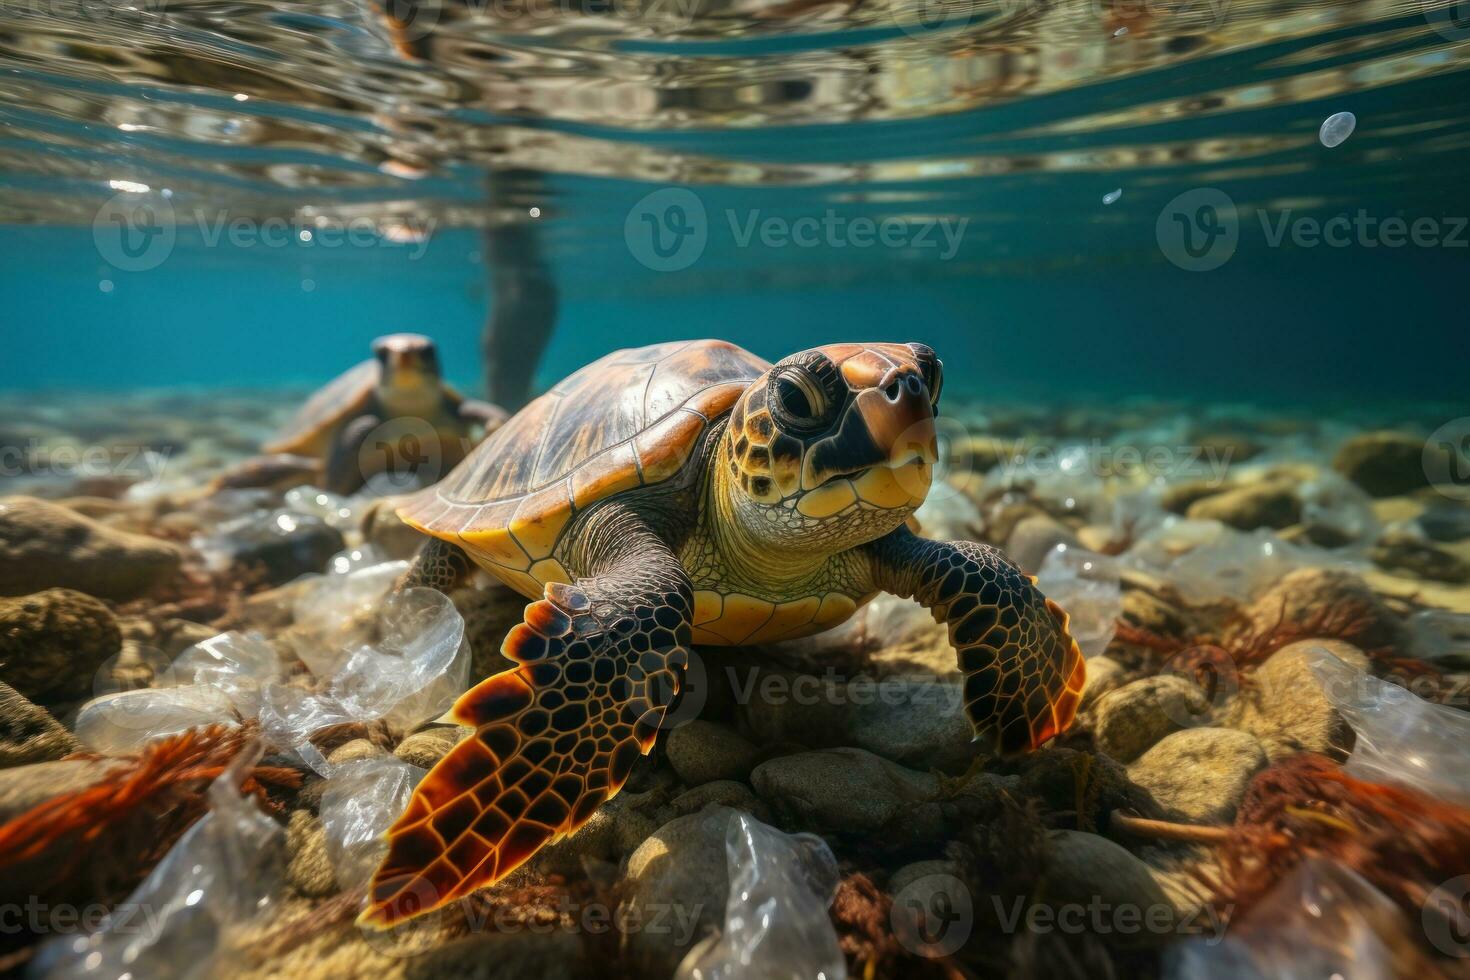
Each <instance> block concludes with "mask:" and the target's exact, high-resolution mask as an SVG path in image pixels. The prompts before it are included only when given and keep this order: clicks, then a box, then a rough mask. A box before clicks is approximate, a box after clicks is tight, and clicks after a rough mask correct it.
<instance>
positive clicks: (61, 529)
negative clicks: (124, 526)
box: [0, 497, 181, 600]
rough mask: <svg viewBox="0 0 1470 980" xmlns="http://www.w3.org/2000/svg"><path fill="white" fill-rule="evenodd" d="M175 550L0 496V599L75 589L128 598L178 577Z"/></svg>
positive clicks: (28, 500) (39, 503)
mask: <svg viewBox="0 0 1470 980" xmlns="http://www.w3.org/2000/svg"><path fill="white" fill-rule="evenodd" d="M180 561H181V555H180V552H179V549H178V548H176V547H174V546H173V545H172V544H169V543H167V542H164V541H160V540H158V539H157V538H150V537H147V536H145V535H142V534H132V533H130V532H127V531H119V530H117V529H115V528H111V527H108V526H106V525H105V524H100V523H98V522H97V521H94V520H92V519H91V518H89V517H83V516H82V515H81V514H78V513H77V512H75V511H72V510H68V509H67V508H65V507H61V506H58V505H57V504H53V503H50V502H48V501H44V500H37V499H35V498H33V497H3V498H0V595H24V594H26V593H29V592H35V591H37V590H38V589H48V588H65V589H76V590H77V591H78V592H85V593H86V594H87V595H91V596H97V597H98V598H102V599H115V600H125V599H132V598H135V597H137V596H139V595H142V594H143V593H145V592H148V591H149V590H150V589H153V588H154V587H155V586H158V585H160V584H161V583H163V582H165V581H167V580H168V579H171V578H173V577H174V575H176V574H177V573H178V570H179V564H180Z"/></svg>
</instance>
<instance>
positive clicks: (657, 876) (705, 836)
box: [619, 805, 739, 976]
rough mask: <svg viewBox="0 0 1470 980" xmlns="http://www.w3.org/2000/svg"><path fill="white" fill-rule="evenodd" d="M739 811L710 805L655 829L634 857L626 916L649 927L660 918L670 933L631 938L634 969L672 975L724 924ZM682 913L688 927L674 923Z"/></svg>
mask: <svg viewBox="0 0 1470 980" xmlns="http://www.w3.org/2000/svg"><path fill="white" fill-rule="evenodd" d="M738 812H739V811H737V810H732V809H731V808H730V807H726V806H719V805H715V806H710V807H706V808H705V809H703V810H701V811H700V812H698V813H693V814H690V815H689V816H687V817H678V818H676V819H674V820H671V821H669V822H668V823H666V824H664V825H663V826H661V827H659V828H658V829H657V830H655V831H654V832H653V833H652V834H651V835H650V836H649V838H648V839H647V840H645V841H644V842H643V843H642V844H640V845H639V846H638V849H637V850H635V851H634V852H633V854H632V855H631V856H630V857H629V858H628V869H627V885H628V897H627V899H626V900H625V901H624V902H623V904H622V906H621V907H620V908H619V913H620V914H631V915H636V916H638V919H637V920H636V921H639V922H647V921H650V920H651V918H652V916H653V915H655V914H660V915H662V916H663V918H664V919H665V920H668V921H669V925H670V928H668V929H664V930H659V931H655V930H652V929H637V930H636V931H630V932H629V934H628V937H627V939H628V944H629V946H630V947H631V953H632V956H633V961H634V964H635V965H636V967H637V969H639V970H640V971H642V972H643V975H646V976H669V975H671V974H672V973H673V971H674V969H675V968H676V967H677V966H678V964H679V960H680V959H682V958H683V956H684V953H685V952H686V951H687V950H688V949H689V947H690V946H692V945H693V944H694V942H695V941H697V940H698V939H700V938H702V937H703V936H704V935H705V934H706V933H708V932H709V931H710V930H712V929H714V928H715V927H717V926H718V925H719V924H720V923H721V922H723V921H724V917H725V898H726V895H727V893H728V892H729V890H730V881H729V874H728V872H727V870H726V860H725V835H726V833H727V832H728V830H729V827H730V821H731V820H733V819H735V818H736V816H737V815H738ZM675 912H677V913H679V918H680V919H682V922H683V924H682V925H680V924H679V923H677V922H674V921H673V920H674V918H675V917H674V916H673V915H672V913H675Z"/></svg>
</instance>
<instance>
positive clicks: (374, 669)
mask: <svg viewBox="0 0 1470 980" xmlns="http://www.w3.org/2000/svg"><path fill="white" fill-rule="evenodd" d="M404 567H405V566H404V563H403V562H386V563H383V564H380V565H373V566H370V567H367V568H363V569H360V570H358V571H354V572H350V573H347V574H343V575H325V576H321V577H320V578H319V579H318V580H317V582H316V583H315V585H314V586H313V587H312V588H311V589H309V590H308V591H307V593H306V594H305V595H303V596H302V597H301V598H300V599H299V600H298V601H297V602H296V604H295V613H296V633H297V635H296V637H295V640H294V643H293V649H295V651H296V652H297V654H298V655H299V656H300V658H301V659H302V660H303V661H304V662H305V663H306V665H307V667H308V668H309V669H310V671H311V675H312V676H311V678H310V683H308V684H305V685H303V684H302V683H300V680H301V679H300V678H297V679H295V680H294V681H288V680H287V679H286V669H285V665H284V664H283V662H282V660H281V657H280V655H279V653H278V651H277V649H276V647H275V646H274V645H273V644H272V643H270V642H268V641H267V640H265V639H264V638H263V637H260V636H258V635H254V634H241V633H222V634H220V635H219V636H215V637H211V638H210V639H208V640H205V641H204V642H202V643H199V644H197V645H195V646H193V647H190V648H189V649H188V650H185V651H184V652H183V653H181V654H180V655H179V656H178V658H177V659H176V660H175V661H174V662H173V664H171V665H170V666H169V668H168V669H167V670H166V671H165V672H164V676H163V677H161V678H159V679H158V680H157V681H156V684H157V686H155V687H153V688H148V689H142V690H136V691H123V692H117V693H114V694H109V695H106V696H104V697H101V698H97V699H94V700H93V701H90V702H88V703H87V704H86V705H84V706H83V707H82V709H81V711H80V712H79V713H78V716H77V737H78V738H79V739H81V741H82V743H83V744H84V745H86V746H87V747H88V748H91V749H93V750H95V751H99V752H130V751H135V750H137V749H138V748H139V747H140V746H141V745H142V744H143V743H145V742H147V741H149V740H150V739H154V738H159V737H161V736H164V735H172V734H175V733H177V732H181V731H185V730H187V729H189V728H194V727H196V726H199V725H207V724H211V723H217V722H218V723H226V724H230V723H234V722H237V721H240V720H249V719H257V720H259V722H260V725H261V732H262V735H263V736H264V737H265V739H266V740H267V741H268V742H269V743H270V744H271V745H272V746H273V747H275V748H276V749H278V750H281V751H283V752H288V753H290V752H295V753H297V754H298V755H299V756H300V757H301V758H303V759H305V761H306V762H307V763H308V764H310V765H311V766H312V768H313V769H315V770H316V771H317V772H319V773H322V774H324V775H325V774H326V762H325V759H323V758H322V757H321V755H320V753H319V752H317V751H316V749H315V748H313V747H311V745H310V743H309V742H308V739H309V738H310V737H311V736H312V735H313V734H314V733H315V732H318V731H320V730H321V729H323V728H326V727H328V726H331V725H338V724H344V723H348V722H368V721H379V720H382V721H387V722H389V723H390V724H394V725H396V726H399V727H403V728H411V727H413V726H415V725H417V724H420V723H422V722H425V721H430V720H432V719H433V718H436V717H438V716H439V715H441V714H443V713H444V712H445V711H446V710H448V709H449V707H450V706H452V705H453V704H454V701H455V699H456V698H458V697H459V695H460V694H462V693H463V692H464V691H465V689H466V687H468V685H469V669H470V648H469V643H468V642H467V641H466V639H465V635H464V620H463V619H462V618H461V617H460V615H459V612H458V610H456V609H455V608H454V604H453V603H452V602H450V601H449V598H448V597H447V596H445V595H444V594H442V593H440V592H436V591H434V590H432V589H406V590H404V591H403V592H401V593H389V589H390V588H391V587H392V585H393V584H394V583H395V582H396V581H397V580H398V578H399V576H401V575H402V573H403V570H404ZM374 625H375V627H376V628H375V629H372V628H371V627H373V626H374ZM365 638H371V642H368V640H367V639H365Z"/></svg>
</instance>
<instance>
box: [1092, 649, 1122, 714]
mask: <svg viewBox="0 0 1470 980" xmlns="http://www.w3.org/2000/svg"><path fill="white" fill-rule="evenodd" d="M1127 675H1128V671H1127V668H1125V667H1124V666H1123V665H1122V664H1120V663H1118V661H1116V660H1114V659H1113V658H1112V657H1108V656H1101V657H1093V658H1091V659H1090V660H1088V661H1087V686H1086V687H1084V688H1083V689H1082V707H1083V708H1084V709H1085V708H1087V707H1088V706H1090V705H1091V704H1093V703H1094V702H1096V701H1097V699H1098V698H1100V697H1102V696H1103V695H1104V694H1107V693H1108V692H1109V691H1115V690H1117V689H1118V688H1119V687H1122V686H1123V679H1124V678H1125V677H1127Z"/></svg>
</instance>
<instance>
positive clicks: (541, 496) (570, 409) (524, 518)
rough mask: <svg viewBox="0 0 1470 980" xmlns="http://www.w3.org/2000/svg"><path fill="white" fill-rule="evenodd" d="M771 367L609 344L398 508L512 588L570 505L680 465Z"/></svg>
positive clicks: (714, 350) (672, 349) (700, 351)
mask: <svg viewBox="0 0 1470 980" xmlns="http://www.w3.org/2000/svg"><path fill="white" fill-rule="evenodd" d="M769 367H770V365H769V364H768V363H767V362H766V361H764V360H762V359H761V358H759V357H756V356H755V355H754V354H751V353H750V352H748V351H745V350H742V349H741V348H739V347H736V346H735V345H734V344H730V343H726V342H725V341H716V340H699V341H675V342H671V343H665V344H654V345H652V346H650V347H641V348H635V349H630V350H622V351H616V352H614V353H612V354H609V355H608V356H606V357H604V358H602V359H601V360H598V361H594V362H593V363H591V364H589V365H587V366H586V367H584V368H582V369H581V370H580V371H577V372H576V373H575V374H572V375H571V376H569V377H568V378H566V379H565V380H563V381H562V382H560V383H559V384H557V385H556V386H555V387H553V388H552V389H551V390H549V391H548V392H546V393H545V394H544V395H542V396H541V397H540V398H537V399H536V400H535V401H533V402H532V403H531V404H530V405H527V406H526V407H525V408H524V409H522V410H521V411H520V412H519V413H517V414H516V415H515V416H514V417H513V418H512V419H511V420H510V421H509V422H507V423H506V424H505V425H504V426H502V427H501V428H500V429H498V430H497V431H496V432H495V433H494V434H493V435H491V436H490V438H488V439H486V440H485V441H484V442H482V443H480V445H479V446H477V447H476V448H475V449H474V450H473V451H472V452H471V453H470V454H469V455H468V456H467V457H466V458H465V459H464V460H463V461H462V462H461V463H460V464H459V465H458V466H456V467H455V468H454V470H453V471H452V472H450V473H449V475H448V476H446V477H445V478H444V479H443V480H442V481H440V482H439V483H438V484H436V485H435V486H433V487H429V488H428V489H426V490H423V491H420V492H419V493H417V494H414V495H413V496H411V497H409V498H407V500H406V501H405V502H404V503H403V505H402V506H401V507H400V508H399V510H398V513H399V516H400V517H402V518H403V519H404V520H405V521H407V522H408V523H409V524H411V525H413V526H414V527H416V528H418V529H419V530H421V531H424V532H425V533H428V534H432V535H435V536H437V537H441V538H444V539H445V540H448V541H450V542H452V543H454V544H461V545H466V546H468V547H469V549H470V550H471V552H472V553H474V552H477V551H479V552H484V557H486V558H488V559H489V560H490V561H491V562H492V563H493V564H494V565H495V566H496V567H494V568H492V569H491V570H492V571H495V572H497V574H498V573H499V572H500V571H501V570H502V569H508V570H512V571H516V572H519V573H521V574H520V575H518V576H502V577H503V578H505V579H506V580H507V581H508V582H509V583H510V584H511V585H513V586H514V587H516V588H518V589H520V588H522V586H523V585H525V584H526V582H534V581H536V579H537V578H538V577H537V576H536V571H535V569H536V568H540V567H543V566H541V565H539V564H537V563H538V562H541V561H542V560H544V559H546V558H547V557H549V556H550V555H551V553H552V552H553V551H554V550H555V547H556V544H557V541H558V540H559V537H560V535H561V534H562V533H563V532H564V530H565V528H566V526H567V524H568V523H569V522H570V519H571V517H572V516H573V514H574V513H575V512H576V511H577V510H580V509H582V508H584V507H587V506H590V505H591V504H593V503H596V502H597V501H599V500H605V499H607V498H608V497H610V496H613V495H615V494H618V493H622V492H624V491H626V490H630V489H633V488H635V487H637V486H639V485H644V486H647V485H652V484H655V483H659V482H661V481H663V480H667V479H669V478H671V477H673V476H674V475H675V474H677V473H678V472H680V471H681V470H682V469H683V468H684V466H686V465H687V464H688V463H689V461H690V459H691V458H692V456H693V454H694V453H695V452H696V451H697V450H698V448H699V439H700V437H701V435H702V434H703V433H704V431H705V429H706V428H707V427H708V425H709V422H710V421H712V420H713V419H716V418H718V417H720V416H721V415H723V414H724V413H726V412H728V411H729V410H730V408H731V406H732V405H734V404H735V401H736V400H737V399H738V398H739V397H740V394H741V392H743V391H744V390H745V388H746V387H747V386H748V385H749V384H750V382H751V381H753V380H755V379H756V378H757V377H759V376H760V375H761V374H762V373H763V372H764V371H766V370H767V369H768V368H769ZM573 502H575V505H574V503H573ZM527 573H529V574H527ZM522 579H524V580H526V582H523V581H521V580H522ZM523 591H524V589H523Z"/></svg>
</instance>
